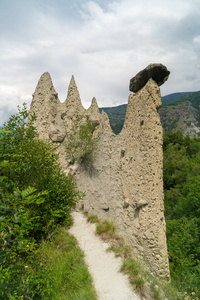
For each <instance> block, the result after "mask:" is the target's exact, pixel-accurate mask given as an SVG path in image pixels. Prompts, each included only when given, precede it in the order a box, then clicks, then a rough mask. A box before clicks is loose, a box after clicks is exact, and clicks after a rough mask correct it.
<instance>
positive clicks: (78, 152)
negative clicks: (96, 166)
mask: <svg viewBox="0 0 200 300" xmlns="http://www.w3.org/2000/svg"><path fill="white" fill-rule="evenodd" d="M93 131H94V128H93V126H92V123H91V120H90V119H88V120H87V122H86V123H85V124H81V125H80V126H79V125H78V123H76V122H74V124H73V127H72V130H71V133H70V134H69V135H68V138H67V142H66V157H67V159H69V160H70V162H71V163H74V162H79V163H85V164H90V163H91V162H92V161H93V158H94V154H95V153H96V151H97V149H98V142H97V138H95V137H94V135H93Z"/></svg>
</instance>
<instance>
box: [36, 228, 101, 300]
mask: <svg viewBox="0 0 200 300" xmlns="http://www.w3.org/2000/svg"><path fill="white" fill-rule="evenodd" d="M38 258H39V260H40V261H43V262H45V263H43V267H42V269H41V270H40V269H39V270H38V272H43V273H46V274H48V277H49V280H48V281H47V282H46V284H47V285H49V289H48V291H47V293H46V295H44V299H52V300H79V299H81V300H96V299H97V296H96V292H95V289H94V287H93V282H92V277H91V275H90V274H89V271H88V268H87V266H86V264H85V262H84V255H83V253H82V251H81V249H80V248H79V247H78V246H77V242H76V239H75V238H74V237H73V236H71V235H69V234H68V233H67V232H66V230H64V229H60V230H59V231H57V232H56V233H54V236H53V238H52V241H51V242H46V241H45V242H44V243H43V244H42V245H41V247H40V249H39V250H38Z"/></svg>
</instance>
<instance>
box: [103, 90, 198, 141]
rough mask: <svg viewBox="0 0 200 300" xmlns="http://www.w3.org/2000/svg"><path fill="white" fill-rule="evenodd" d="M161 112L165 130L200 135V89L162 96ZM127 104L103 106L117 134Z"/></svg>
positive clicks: (123, 118)
mask: <svg viewBox="0 0 200 300" xmlns="http://www.w3.org/2000/svg"><path fill="white" fill-rule="evenodd" d="M162 103H163V105H162V107H161V108H160V109H159V111H158V112H159V114H160V118H161V122H162V126H163V131H164V132H169V131H172V132H175V131H177V130H180V131H182V132H183V134H184V135H187V134H189V136H191V137H192V136H194V135H200V91H199V92H184V93H173V94H170V95H167V96H164V97H162ZM126 107H127V104H123V105H119V106H116V107H103V108H100V111H102V110H104V111H105V112H106V113H107V115H108V117H109V119H110V123H111V126H112V129H113V131H114V133H115V134H118V133H119V132H120V131H121V129H122V127H123V124H124V120H125V114H126Z"/></svg>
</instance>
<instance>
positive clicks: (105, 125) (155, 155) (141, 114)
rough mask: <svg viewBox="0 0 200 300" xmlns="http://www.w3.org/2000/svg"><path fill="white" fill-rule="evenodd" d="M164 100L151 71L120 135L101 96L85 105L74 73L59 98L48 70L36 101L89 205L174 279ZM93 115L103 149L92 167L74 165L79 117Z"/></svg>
mask: <svg viewBox="0 0 200 300" xmlns="http://www.w3.org/2000/svg"><path fill="white" fill-rule="evenodd" d="M160 106H161V95H160V89H159V86H158V84H157V83H156V81H155V80H153V79H152V78H151V77H150V78H149V79H148V81H147V82H146V84H145V85H144V86H143V87H142V88H140V89H139V90H138V91H137V93H136V94H134V95H133V94H131V95H130V96H129V99H128V106H127V111H126V118H125V123H124V127H123V129H122V131H121V133H120V134H119V135H117V136H116V135H115V134H114V133H113V131H112V129H111V127H110V122H109V119H108V116H107V114H106V113H105V112H104V111H102V113H100V112H99V108H98V104H97V101H96V99H95V98H93V99H92V103H91V106H90V107H89V108H88V109H85V108H84V107H83V106H82V103H81V99H80V96H79V92H78V89H77V86H76V83H75V79H74V77H73V76H72V79H71V81H70V85H69V89H68V95H67V99H66V101H65V102H64V103H61V102H60V101H59V98H58V95H57V93H56V91H55V89H54V87H53V84H52V81H51V78H50V75H49V74H48V73H44V74H43V75H42V76H41V78H40V80H39V82H38V85H37V87H36V90H35V92H34V94H33V100H32V103H31V112H35V113H36V115H37V120H36V121H35V126H36V128H37V130H38V133H39V137H40V138H42V139H46V140H51V141H52V143H56V144H57V145H58V153H59V158H60V162H61V164H62V167H63V169H64V171H65V172H66V174H68V173H69V172H72V174H73V176H74V177H75V179H76V182H77V186H78V188H79V189H80V190H81V191H84V192H85V194H86V196H85V198H84V203H80V206H84V209H85V210H88V212H89V214H96V215H98V217H99V218H101V219H107V220H112V221H113V222H114V223H115V225H116V227H117V230H118V232H119V234H120V235H121V236H123V237H124V240H125V242H126V244H128V245H129V246H130V247H131V249H132V253H133V255H134V256H136V257H137V258H138V259H139V260H140V261H141V262H142V263H143V265H145V266H146V267H147V268H148V269H149V270H150V271H151V272H153V273H154V274H156V275H157V276H159V277H161V278H162V279H167V280H169V278H170V274H169V263H168V255H167V245H166V226H165V217H164V204H163V201H164V194H163V173H162V172H163V165H162V164H163V152H162V142H163V140H162V126H161V122H160V117H159V114H158V112H157V109H158V107H160ZM88 118H90V119H91V122H92V124H93V125H94V131H93V135H94V136H95V137H97V138H98V143H99V151H98V152H97V154H96V156H95V159H94V161H93V163H92V166H90V168H83V167H82V166H81V165H80V164H75V165H74V166H70V168H71V171H70V168H69V162H68V161H67V160H66V158H65V147H64V142H65V141H67V137H68V134H69V133H70V132H71V129H72V126H73V122H74V121H76V122H79V124H82V123H84V122H86V121H87V120H88Z"/></svg>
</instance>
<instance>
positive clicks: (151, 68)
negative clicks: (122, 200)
mask: <svg viewBox="0 0 200 300" xmlns="http://www.w3.org/2000/svg"><path fill="white" fill-rule="evenodd" d="M169 74H170V71H168V70H167V68H166V67H165V66H164V65H162V64H150V65H148V66H147V67H146V68H145V69H143V70H142V71H140V72H139V73H137V75H135V77H133V78H132V79H131V80H130V85H129V90H130V91H131V92H133V93H136V92H138V91H139V90H140V89H141V88H143V86H145V84H146V83H147V82H148V80H149V79H150V78H152V79H153V80H154V81H155V82H156V83H157V85H158V86H161V85H162V84H163V83H164V82H165V81H166V80H167V79H168V77H169Z"/></svg>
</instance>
